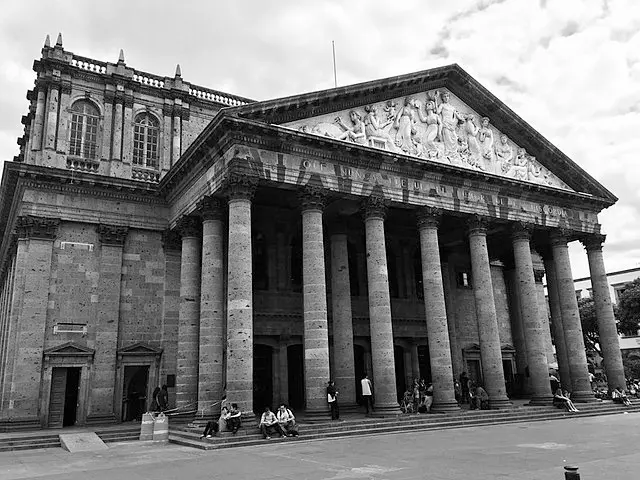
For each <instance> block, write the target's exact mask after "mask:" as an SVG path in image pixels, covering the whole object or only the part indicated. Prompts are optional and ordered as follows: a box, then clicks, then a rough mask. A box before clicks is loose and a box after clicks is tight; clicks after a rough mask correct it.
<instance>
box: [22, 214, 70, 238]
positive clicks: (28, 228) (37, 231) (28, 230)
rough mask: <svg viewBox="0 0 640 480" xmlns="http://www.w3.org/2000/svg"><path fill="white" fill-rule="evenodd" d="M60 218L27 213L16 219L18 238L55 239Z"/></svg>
mask: <svg viewBox="0 0 640 480" xmlns="http://www.w3.org/2000/svg"><path fill="white" fill-rule="evenodd" d="M58 225H60V219H59V218H47V217H33V216H31V215H26V216H23V217H18V218H17V220H16V233H17V234H18V238H39V239H43V240H53V239H55V238H56V236H57V233H58Z"/></svg>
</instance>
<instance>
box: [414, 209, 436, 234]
mask: <svg viewBox="0 0 640 480" xmlns="http://www.w3.org/2000/svg"><path fill="white" fill-rule="evenodd" d="M416 219H417V224H418V230H422V229H423V228H438V226H439V225H440V221H441V220H442V209H440V208H436V207H420V208H419V209H418V210H416Z"/></svg>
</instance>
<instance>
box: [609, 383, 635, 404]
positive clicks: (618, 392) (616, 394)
mask: <svg viewBox="0 0 640 480" xmlns="http://www.w3.org/2000/svg"><path fill="white" fill-rule="evenodd" d="M611 398H612V399H613V403H622V404H623V405H627V406H629V405H631V400H629V398H628V397H627V394H626V393H624V390H622V389H621V388H620V387H616V388H614V389H613V391H612V392H611Z"/></svg>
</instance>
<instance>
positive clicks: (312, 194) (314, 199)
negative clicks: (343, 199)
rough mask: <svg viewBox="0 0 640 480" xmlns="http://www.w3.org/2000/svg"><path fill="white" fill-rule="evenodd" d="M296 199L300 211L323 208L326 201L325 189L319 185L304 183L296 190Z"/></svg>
mask: <svg viewBox="0 0 640 480" xmlns="http://www.w3.org/2000/svg"><path fill="white" fill-rule="evenodd" d="M298 200H299V201H300V206H301V207H302V211H305V210H320V211H322V210H323V209H324V206H325V204H326V201H327V191H326V190H325V189H324V188H323V187H320V186H314V185H306V186H304V187H302V189H301V190H299V191H298Z"/></svg>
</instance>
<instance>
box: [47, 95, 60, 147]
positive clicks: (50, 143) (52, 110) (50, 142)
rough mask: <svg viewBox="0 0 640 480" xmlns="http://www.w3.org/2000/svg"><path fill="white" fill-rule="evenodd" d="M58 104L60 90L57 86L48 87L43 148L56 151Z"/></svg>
mask: <svg viewBox="0 0 640 480" xmlns="http://www.w3.org/2000/svg"><path fill="white" fill-rule="evenodd" d="M59 103H60V88H59V87H58V86H57V85H50V86H49V94H48V96H47V126H46V137H45V141H44V148H46V149H49V150H55V149H56V136H57V134H58V105H59Z"/></svg>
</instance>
